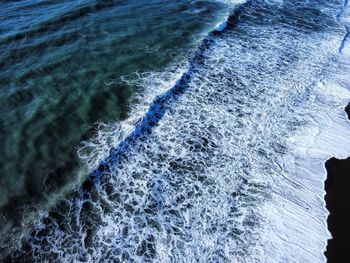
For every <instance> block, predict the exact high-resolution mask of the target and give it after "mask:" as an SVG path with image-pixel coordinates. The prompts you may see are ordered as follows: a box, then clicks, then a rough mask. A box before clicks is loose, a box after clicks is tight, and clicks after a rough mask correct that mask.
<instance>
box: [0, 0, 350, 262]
mask: <svg viewBox="0 0 350 263" xmlns="http://www.w3.org/2000/svg"><path fill="white" fill-rule="evenodd" d="M175 2H176V1H175ZM176 3H177V2H176ZM194 3H196V4H198V3H203V2H202V1H192V2H191V4H194ZM221 3H222V4H224V5H225V6H226V8H224V9H223V10H231V14H230V15H229V16H228V17H225V18H223V19H222V20H221V22H220V23H219V22H218V21H215V22H214V23H212V24H211V25H212V28H213V30H212V31H211V32H210V33H208V34H207V35H206V36H205V37H204V39H203V40H202V42H201V43H199V44H198V45H196V48H195V49H194V53H192V54H191V56H189V58H188V60H187V62H186V61H184V60H183V59H174V60H173V61H172V63H169V64H167V66H166V67H164V68H163V69H162V70H158V71H154V70H153V71H150V72H147V73H146V72H145V73H142V74H137V77H132V78H128V77H125V78H122V79H123V81H124V82H125V83H127V85H129V86H137V87H142V91H140V92H138V93H137V94H136V95H134V97H133V98H134V99H135V103H134V104H133V105H132V109H131V110H130V112H129V117H128V118H126V119H125V120H123V121H118V122H115V123H108V124H101V125H100V126H99V127H98V128H99V129H98V131H97V132H96V134H95V135H93V136H92V137H90V138H89V139H87V140H86V141H84V142H83V143H81V144H80V148H79V150H78V155H79V156H80V157H81V159H83V160H84V161H85V162H86V163H87V165H88V166H89V169H90V171H91V173H90V176H89V177H88V179H87V180H85V181H84V182H83V183H82V184H81V186H79V187H76V189H75V190H72V191H71V192H69V193H68V194H67V195H66V196H64V197H62V198H61V200H60V201H59V202H58V203H57V204H56V205H55V206H53V207H52V208H51V209H48V210H43V211H42V212H41V213H40V216H39V217H38V219H37V220H35V221H34V222H33V223H32V224H33V227H32V228H31V231H29V232H28V233H27V234H26V235H24V236H23V237H22V240H21V242H18V244H15V245H13V246H12V247H8V248H7V249H6V251H7V253H10V252H12V253H11V255H10V256H8V257H6V259H5V260H7V261H9V262H10V261H13V262H20V261H21V260H22V261H23V259H27V260H28V261H37V262H42V261H47V262H87V261H88V262H325V257H324V254H323V253H324V250H325V246H326V242H327V238H329V237H330V235H329V233H328V230H327V224H326V217H327V212H326V209H325V207H324V199H323V195H324V192H323V186H324V184H323V182H324V179H325V169H324V162H325V161H326V160H327V159H328V158H329V157H330V156H336V157H345V156H347V155H349V153H350V145H349V144H348V143H347V138H349V136H350V129H349V128H350V127H349V123H348V121H347V118H346V116H345V112H343V107H344V106H345V105H346V103H347V98H349V95H350V92H349V90H348V87H349V80H348V79H347V76H348V74H349V66H350V65H349V62H348V59H349V57H350V52H349V51H350V49H349V45H348V42H347V37H348V34H349V33H348V26H349V22H350V20H349V19H348V18H349V11H348V9H347V5H346V4H347V3H342V2H340V1H326V0H324V1H313V0H310V1H283V0H275V1H274V0H271V1H262V0H256V1H248V2H246V3H242V2H241V3H239V2H233V1H231V2H230V1H225V3H223V2H221ZM143 5H147V4H146V3H144V4H143ZM203 5H204V4H203ZM204 6H206V5H204ZM200 10H201V9H191V12H190V13H191V14H192V16H193V17H196V12H200ZM183 23H185V21H183ZM207 28H209V27H207ZM92 63H93V61H92ZM108 94H109V93H108Z"/></svg>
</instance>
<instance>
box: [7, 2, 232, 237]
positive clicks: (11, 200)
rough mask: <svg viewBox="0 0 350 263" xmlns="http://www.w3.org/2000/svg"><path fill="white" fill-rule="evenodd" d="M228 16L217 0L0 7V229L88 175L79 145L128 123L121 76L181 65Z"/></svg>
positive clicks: (132, 88)
mask: <svg viewBox="0 0 350 263" xmlns="http://www.w3.org/2000/svg"><path fill="white" fill-rule="evenodd" d="M226 10H227V5H225V4H224V3H220V2H215V1H187V0H181V1H157V0H151V1H146V2H145V1H134V0H131V1H109V0H108V1H92V0H86V1H32V0H28V1H1V2H0V68H1V72H0V83H1V84H0V85H1V88H0V105H1V107H0V148H1V149H2V152H1V155H0V174H1V177H0V211H1V214H2V215H3V216H2V217H1V218H2V219H1V220H2V221H1V231H2V230H3V229H4V231H5V232H6V231H7V229H10V228H12V227H16V226H19V225H20V224H21V221H22V216H23V214H26V213H29V212H30V211H33V210H35V209H36V207H38V206H39V205H40V204H46V203H47V202H48V201H50V200H51V199H52V198H53V197H52V194H53V193H56V194H59V193H61V192H62V191H63V190H62V189H69V188H71V187H70V185H72V184H73V183H74V182H77V181H78V182H79V180H80V178H84V177H86V175H87V171H86V170H87V168H86V167H85V163H84V162H82V161H81V160H80V159H79V158H78V156H77V153H76V152H77V149H78V146H79V144H80V142H81V141H83V140H86V139H88V138H89V137H91V136H93V134H94V130H95V128H96V125H95V123H96V122H110V121H117V120H123V119H125V118H126V117H127V116H128V114H129V111H130V107H131V108H132V107H133V106H132V103H133V102H132V101H131V100H130V99H131V98H132V97H133V95H134V94H135V93H138V92H140V89H142V87H140V85H134V84H129V82H125V81H122V79H121V77H124V78H126V79H128V80H132V79H134V78H135V77H136V74H135V72H137V73H138V74H142V72H147V71H154V72H157V71H162V70H164V69H165V68H166V67H167V66H168V65H169V64H170V63H176V61H179V62H180V61H181V60H184V58H185V57H187V56H189V55H190V54H191V52H193V49H194V48H195V47H196V45H197V44H198V43H199V42H200V41H201V39H202V38H203V37H204V35H205V34H206V32H208V31H210V30H212V28H213V27H214V26H215V24H216V23H217V22H218V20H219V19H220V17H221V16H223V15H224V14H225V12H226ZM130 105H131V106H130ZM5 222H6V223H5ZM5 225H6V227H5V228H4V226H5ZM2 236H3V235H2Z"/></svg>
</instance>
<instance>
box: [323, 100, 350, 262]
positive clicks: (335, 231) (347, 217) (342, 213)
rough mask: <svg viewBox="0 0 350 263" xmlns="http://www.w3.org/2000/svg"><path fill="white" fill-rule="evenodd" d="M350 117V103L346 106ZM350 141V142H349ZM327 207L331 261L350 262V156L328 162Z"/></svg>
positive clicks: (327, 254)
mask: <svg viewBox="0 0 350 263" xmlns="http://www.w3.org/2000/svg"><path fill="white" fill-rule="evenodd" d="M345 111H346V112H347V114H348V117H350V104H349V105H348V106H347V107H346V108H345ZM349 143H350V142H349ZM326 169H327V180H326V181H325V190H326V192H327V194H326V197H325V200H326V207H327V209H328V210H329V212H330V215H329V217H328V220H327V221H328V229H329V231H330V232H331V233H332V236H333V239H330V240H328V246H327V251H326V252H325V255H326V256H327V259H328V262H329V263H349V262H350V190H349V189H350V157H349V158H347V159H344V160H338V159H336V158H331V159H329V160H328V161H327V162H326Z"/></svg>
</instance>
